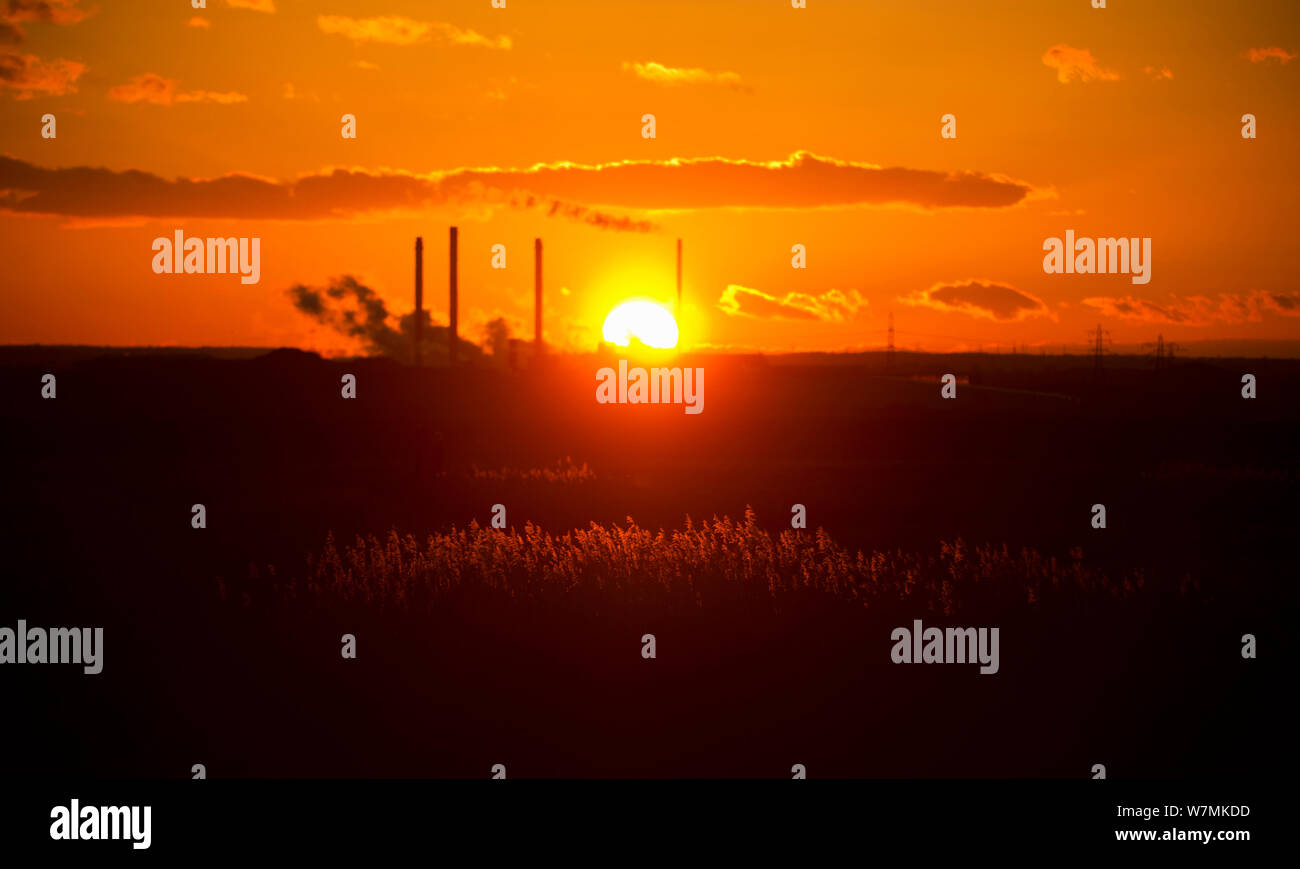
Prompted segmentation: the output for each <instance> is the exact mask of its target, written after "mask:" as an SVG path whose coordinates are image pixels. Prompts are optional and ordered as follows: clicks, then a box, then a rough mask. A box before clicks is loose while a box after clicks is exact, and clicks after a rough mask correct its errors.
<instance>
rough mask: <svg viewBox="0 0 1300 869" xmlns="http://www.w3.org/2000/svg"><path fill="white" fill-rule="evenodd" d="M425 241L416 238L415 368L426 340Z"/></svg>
mask: <svg viewBox="0 0 1300 869" xmlns="http://www.w3.org/2000/svg"><path fill="white" fill-rule="evenodd" d="M423 333H424V239H423V238H421V237H420V236H418V235H417V236H416V237H415V333H414V337H415V346H414V348H413V353H414V356H415V366H416V367H417V368H418V367H419V366H420V349H421V347H422V346H423V344H422V339H423V338H424V334H423Z"/></svg>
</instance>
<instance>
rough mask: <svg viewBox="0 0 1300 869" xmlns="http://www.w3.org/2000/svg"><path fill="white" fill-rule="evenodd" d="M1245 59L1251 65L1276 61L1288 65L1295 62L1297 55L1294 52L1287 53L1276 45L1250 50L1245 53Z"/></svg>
mask: <svg viewBox="0 0 1300 869" xmlns="http://www.w3.org/2000/svg"><path fill="white" fill-rule="evenodd" d="M1246 57H1247V58H1249V60H1250V62H1251V63H1265V62H1267V61H1270V60H1276V61H1277V62H1278V63H1290V62H1291V61H1293V60H1295V59H1296V57H1297V55H1296V53H1295V52H1294V51H1287V50H1286V49H1285V48H1279V47H1278V46H1276V45H1273V46H1269V47H1268V48H1252V49H1250V50H1249V51H1247V52H1246Z"/></svg>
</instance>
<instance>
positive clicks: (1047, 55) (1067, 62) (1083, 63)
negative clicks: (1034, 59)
mask: <svg viewBox="0 0 1300 869" xmlns="http://www.w3.org/2000/svg"><path fill="white" fill-rule="evenodd" d="M1043 63H1044V64H1046V65H1047V66H1050V67H1051V68H1052V69H1055V70H1056V80H1057V81H1059V82H1060V83H1061V84H1069V83H1070V82H1072V81H1081V82H1085V81H1118V80H1119V73H1117V72H1115V71H1114V70H1112V69H1107V68H1105V67H1103V66H1102V65H1101V64H1100V63H1098V62H1097V59H1096V58H1095V57H1093V56H1092V52H1091V51H1089V50H1088V49H1086V48H1072V47H1071V46H1069V45H1066V44H1065V43H1063V42H1062V43H1059V44H1057V45H1053V46H1052V47H1051V48H1049V49H1047V51H1046V52H1044V53H1043Z"/></svg>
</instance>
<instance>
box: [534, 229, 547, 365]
mask: <svg viewBox="0 0 1300 869" xmlns="http://www.w3.org/2000/svg"><path fill="white" fill-rule="evenodd" d="M543 349H544V347H543V344H542V240H541V239H540V238H535V239H533V351H534V353H535V354H536V355H537V356H538V357H539V358H540V357H541V355H542V352H543Z"/></svg>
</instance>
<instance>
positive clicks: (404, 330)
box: [286, 275, 482, 361]
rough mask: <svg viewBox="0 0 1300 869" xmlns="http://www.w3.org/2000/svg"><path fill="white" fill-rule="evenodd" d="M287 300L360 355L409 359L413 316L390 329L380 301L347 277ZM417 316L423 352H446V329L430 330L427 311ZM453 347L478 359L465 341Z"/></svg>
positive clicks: (295, 291)
mask: <svg viewBox="0 0 1300 869" xmlns="http://www.w3.org/2000/svg"><path fill="white" fill-rule="evenodd" d="M286 295H287V296H288V297H289V300H290V301H291V302H292V303H293V306H294V307H295V308H296V309H297V310H298V311H299V312H301V313H303V314H305V315H307V316H308V317H311V318H312V319H313V320H315V321H316V322H317V323H320V324H321V325H322V326H326V327H328V328H330V329H333V330H334V331H335V332H338V333H339V334H340V335H343V336H345V337H347V338H351V339H353V340H355V341H357V342H358V343H359V344H360V345H361V348H362V350H363V351H364V352H366V353H368V354H371V355H378V356H388V357H391V358H393V359H399V360H402V361H405V360H408V359H410V358H411V350H412V349H413V346H414V340H413V336H414V334H415V322H416V320H415V312H414V311H412V312H411V313H409V314H405V315H403V316H401V317H399V318H398V320H397V326H396V328H394V327H393V326H392V325H391V324H390V322H389V321H390V319H391V317H392V316H393V315H390V314H389V313H388V306H387V305H386V304H385V303H384V300H383V299H382V298H380V296H379V294H378V293H376V292H375V291H374V290H372V289H371V288H370V287H367V286H366V285H365V284H363V283H361V282H360V281H358V280H357V279H356V278H354V277H353V276H352V275H344V276H342V277H340V278H334V279H332V280H331V281H330V284H329V286H328V287H324V288H319V289H318V288H316V287H309V286H306V285H305V284H296V285H295V286H292V287H290V288H289V289H288V290H287V291H286ZM420 313H421V315H422V317H421V319H422V328H421V341H420V343H421V346H422V349H423V350H424V352H425V353H426V354H429V355H434V353H435V351H436V349H437V348H439V347H441V348H442V349H443V351H444V352H445V351H446V348H447V347H448V346H449V344H448V338H449V331H450V330H449V329H448V328H447V327H446V326H435V325H434V324H433V322H432V320H431V319H430V317H429V311H428V309H427V308H426V309H424V310H422V311H421V312H420ZM457 347H458V348H459V350H460V352H461V354H462V358H464V357H479V356H482V350H481V348H480V347H479V346H478V345H477V344H474V343H473V342H471V341H467V340H466V339H465V338H464V337H461V338H460V339H459V340H458V341H457Z"/></svg>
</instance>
